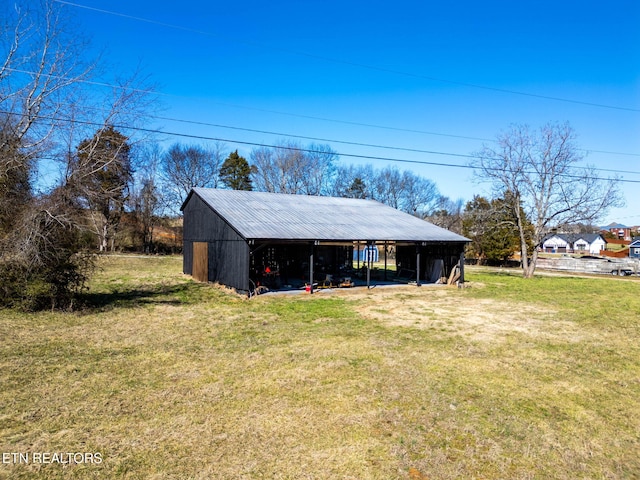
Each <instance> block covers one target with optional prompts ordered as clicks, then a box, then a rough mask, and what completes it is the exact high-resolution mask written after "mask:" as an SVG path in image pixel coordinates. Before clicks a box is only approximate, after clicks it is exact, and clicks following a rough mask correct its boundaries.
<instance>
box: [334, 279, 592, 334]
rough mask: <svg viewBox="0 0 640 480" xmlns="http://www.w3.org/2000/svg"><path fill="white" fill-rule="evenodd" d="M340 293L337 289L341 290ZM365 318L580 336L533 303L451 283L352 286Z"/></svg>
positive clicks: (455, 330)
mask: <svg viewBox="0 0 640 480" xmlns="http://www.w3.org/2000/svg"><path fill="white" fill-rule="evenodd" d="M341 293H342V292H341ZM345 295H346V296H348V297H350V298H353V299H354V300H355V299H357V300H358V306H357V307H356V308H357V310H358V312H359V313H360V314H362V315H363V316H364V317H365V318H368V319H371V320H376V321H379V322H382V323H383V324H385V325H389V326H399V327H407V328H418V329H428V330H432V331H434V332H436V333H441V334H443V335H447V336H450V335H462V336H464V337H468V338H470V339H472V340H481V341H493V340H496V339H499V338H501V337H502V338H504V337H506V336H508V335H511V334H523V335H528V336H531V337H537V338H540V337H547V338H550V339H552V338H562V339H563V340H565V341H566V340H567V339H569V340H570V341H579V340H580V339H581V338H582V337H583V336H584V332H583V331H580V330H579V329H578V328H577V326H576V325H575V324H574V323H573V322H569V321H564V320H562V319H561V318H558V312H556V311H554V310H550V309H545V308H542V307H540V306H536V305H532V304H526V303H523V304H518V303H513V302H504V301H498V300H493V299H486V298H485V299H478V298H473V297H471V296H468V295H465V294H464V293H463V292H460V291H459V290H457V289H455V288H450V287H437V286H436V287H422V288H420V289H418V288H416V287H399V288H390V289H382V288H381V289H374V290H368V291H366V290H365V291H353V292H349V293H348V294H345Z"/></svg>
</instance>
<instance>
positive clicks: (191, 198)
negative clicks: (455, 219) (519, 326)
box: [181, 188, 469, 293]
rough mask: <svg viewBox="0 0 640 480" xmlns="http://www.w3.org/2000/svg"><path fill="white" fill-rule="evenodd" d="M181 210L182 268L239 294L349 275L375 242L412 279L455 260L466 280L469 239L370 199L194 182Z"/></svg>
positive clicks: (441, 271) (444, 272)
mask: <svg viewBox="0 0 640 480" xmlns="http://www.w3.org/2000/svg"><path fill="white" fill-rule="evenodd" d="M181 210H182V212H183V215H184V235H183V238H184V240H183V241H184V261H183V271H184V273H185V274H188V275H192V276H193V277H194V278H196V279H197V280H200V281H208V282H218V283H221V284H223V285H227V286H229V287H233V288H235V289H236V290H238V291H240V292H245V293H250V292H252V291H253V290H254V289H255V288H256V286H259V285H267V286H269V288H275V289H277V288H301V287H304V286H305V285H307V286H308V288H309V287H310V288H311V291H313V285H314V284H323V282H327V281H329V282H336V283H338V282H341V281H344V280H345V279H350V278H351V277H352V276H354V275H357V274H358V272H354V266H355V264H354V258H358V264H359V263H360V261H359V258H360V257H359V256H358V254H357V251H359V250H360V249H366V248H370V246H372V245H377V246H383V247H384V248H382V250H383V251H384V252H385V255H384V257H385V263H386V252H387V247H391V246H392V247H393V249H394V252H395V262H396V265H397V273H398V274H400V273H402V276H403V278H404V279H405V280H410V281H411V280H412V281H414V282H416V284H417V285H420V284H421V283H425V282H432V281H435V280H437V279H440V278H441V277H443V276H444V277H446V276H448V275H449V274H450V273H451V271H452V270H453V269H454V268H456V267H457V266H459V267H460V276H461V278H460V281H462V282H463V281H464V267H463V264H464V247H465V244H466V243H467V242H468V241H469V240H468V239H467V238H465V237H462V236H460V235H457V234H455V233H453V232H450V231H448V230H445V229H443V228H440V227H438V226H436V225H433V224H431V223H428V222H426V221H424V220H421V219H419V218H417V217H414V216H412V215H409V214H406V213H403V212H400V211H398V210H396V209H394V208H391V207H388V206H386V205H383V204H381V203H378V202H375V201H373V200H362V199H352V198H336V197H318V196H307V195H289V194H278V193H266V192H250V191H238V190H220V189H209V188H194V189H193V190H191V192H190V193H189V195H188V197H187V199H186V200H185V201H184V203H183V204H182V207H181ZM354 250H356V253H354ZM369 257H370V256H369ZM357 266H360V265H357ZM368 266H369V267H370V265H368ZM365 270H366V272H367V275H368V274H369V272H370V270H371V269H370V268H367V269H365ZM385 272H386V269H385ZM311 279H313V281H311ZM368 282H369V278H368V277H367V284H369V283H368Z"/></svg>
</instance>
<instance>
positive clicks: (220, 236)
mask: <svg viewBox="0 0 640 480" xmlns="http://www.w3.org/2000/svg"><path fill="white" fill-rule="evenodd" d="M183 211H184V245H185V260H184V270H185V273H191V272H192V270H193V242H208V243H209V247H208V256H209V261H208V270H209V274H208V276H209V281H210V282H219V283H222V284H224V285H228V286H230V287H233V288H236V289H238V290H243V291H247V290H248V289H249V247H248V245H247V242H246V241H245V240H244V239H243V238H242V237H241V236H240V235H238V233H237V232H236V231H235V230H234V229H233V228H232V227H231V226H230V225H229V224H228V223H227V222H225V221H224V220H223V219H222V218H220V217H219V216H218V215H217V214H216V213H215V212H214V211H213V210H212V209H211V207H209V206H208V205H207V204H206V203H205V202H203V201H202V199H201V198H199V197H198V196H197V195H192V196H191V197H190V199H189V201H188V202H187V203H186V204H185V205H184V209H183Z"/></svg>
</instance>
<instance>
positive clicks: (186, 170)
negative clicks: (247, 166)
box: [160, 143, 226, 212]
mask: <svg viewBox="0 0 640 480" xmlns="http://www.w3.org/2000/svg"><path fill="white" fill-rule="evenodd" d="M225 157H226V154H225V147H224V144H220V143H216V144H214V146H213V148H212V149H206V148H204V147H202V146H200V145H183V144H180V143H175V144H174V145H172V146H171V147H170V148H169V150H167V152H165V154H164V155H163V156H162V161H161V165H160V174H161V177H162V181H163V190H164V191H165V195H166V198H167V201H168V202H169V204H170V210H172V211H174V212H177V211H178V209H179V208H180V205H181V204H182V202H183V201H184V200H185V199H186V198H187V195H189V192H190V191H191V189H192V188H194V187H209V188H216V187H218V183H219V181H220V179H219V173H220V166H221V165H222V163H223V162H224V159H225Z"/></svg>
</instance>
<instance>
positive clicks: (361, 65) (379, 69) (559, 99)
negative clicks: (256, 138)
mask: <svg viewBox="0 0 640 480" xmlns="http://www.w3.org/2000/svg"><path fill="white" fill-rule="evenodd" d="M54 1H55V2H57V3H60V4H62V5H68V6H71V7H77V8H83V9H86V10H92V11H95V12H99V13H104V14H107V15H114V16H118V17H123V18H128V19H131V20H136V21H139V22H145V23H150V24H154V25H159V26H162V27H166V28H172V29H175V30H182V31H186V32H192V33H197V34H199V35H205V36H210V37H216V38H220V39H223V40H225V41H229V38H228V37H227V36H224V37H223V36H222V35H218V34H214V33H211V32H207V31H203V30H196V29H193V28H189V27H183V26H180V25H175V24H170V23H165V22H160V21H156V20H151V19H148V18H143V17H137V16H133V15H127V14H124V13H120V12H115V11H112V10H105V9H101V8H95V7H90V6H87V5H82V4H79V3H74V2H69V1H66V0H54ZM234 41H235V42H236V43H242V44H245V45H248V46H251V47H254V48H261V49H269V50H275V51H279V52H284V53H288V54H292V55H298V56H303V57H307V58H314V59H317V60H323V61H325V62H331V63H337V64H340V65H349V66H352V67H357V68H362V69H366V70H372V71H377V72H384V73H392V74H395V75H401V76H405V77H411V78H418V79H422V80H429V81H434V82H440V83H446V84H449V85H458V86H462V87H468V88H475V89H481V90H487V91H492V92H500V93H506V94H510V95H519V96H524V97H530V98H539V99H543V100H551V101H556V102H564V103H572V104H575V105H585V106H588V107H597V108H606V109H610V110H620V111H627V112H640V109H638V108H631V107H621V106H617V105H607V104H602V103H595V102H586V101H582V100H575V99H570V98H563V97H555V96H551V95H541V94H536V93H531V92H522V91H519V90H511V89H505V88H498V87H491V86H487V85H479V84H475V83H468V82H460V81H457V80H450V79H444V78H438V77H433V76H429V75H421V74H417V73H412V72H405V71H401V70H395V69H390V68H383V67H379V66H375V65H368V64H364V63H358V62H353V61H348V60H340V59H336V58H331V57H325V56H322V55H315V54H311V53H308V52H302V51H297V50H290V49H285V48H281V47H274V46H265V45H263V44H261V43H257V42H249V41H246V40H238V39H237V38H234Z"/></svg>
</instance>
